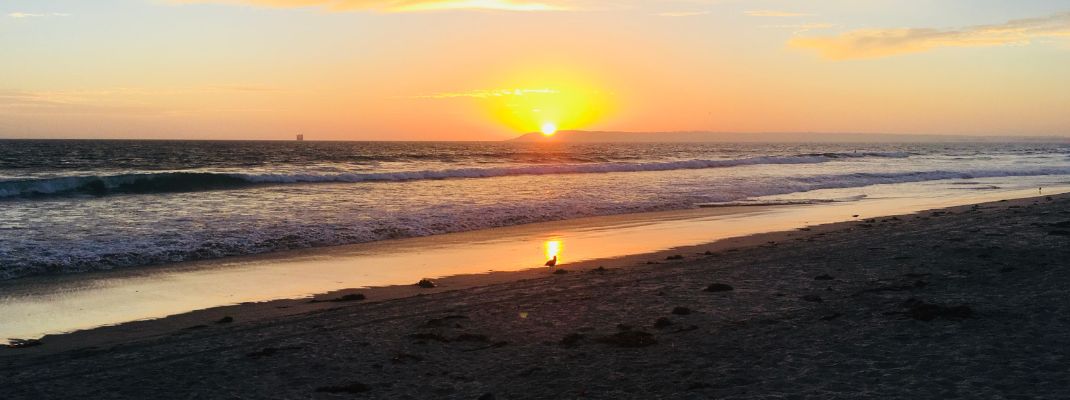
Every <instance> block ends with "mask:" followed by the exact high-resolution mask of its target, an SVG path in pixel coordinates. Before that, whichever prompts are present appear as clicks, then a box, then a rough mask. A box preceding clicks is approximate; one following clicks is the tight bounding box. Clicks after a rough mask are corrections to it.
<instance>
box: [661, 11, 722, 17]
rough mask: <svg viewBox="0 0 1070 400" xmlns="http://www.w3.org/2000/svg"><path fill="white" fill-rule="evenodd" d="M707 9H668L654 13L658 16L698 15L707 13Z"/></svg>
mask: <svg viewBox="0 0 1070 400" xmlns="http://www.w3.org/2000/svg"><path fill="white" fill-rule="evenodd" d="M709 14H710V12H709V11H669V12H663V13H657V14H655V15H657V16H659V17H697V16H699V15H709Z"/></svg>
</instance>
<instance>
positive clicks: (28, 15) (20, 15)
mask: <svg viewBox="0 0 1070 400" xmlns="http://www.w3.org/2000/svg"><path fill="white" fill-rule="evenodd" d="M7 16H8V17H9V18H44V17H69V16H71V15H70V14H67V13H27V12H13V13H10V14H8V15H7Z"/></svg>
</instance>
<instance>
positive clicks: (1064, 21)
mask: <svg viewBox="0 0 1070 400" xmlns="http://www.w3.org/2000/svg"><path fill="white" fill-rule="evenodd" d="M1054 37H1070V12H1067V13H1060V14H1055V15H1051V16H1047V17H1040V18H1029V19H1018V20H1012V21H1009V22H1006V23H1003V24H998V25H976V26H968V27H964V28H960V29H949V30H942V29H933V28H896V29H862V30H855V31H851V32H846V33H842V34H839V35H836V36H820V37H804V38H794V39H791V40H790V41H789V42H788V45H789V46H790V47H793V48H799V49H807V50H814V51H817V52H819V53H821V55H822V56H824V57H825V58H829V59H833V60H847V59H860V58H880V57H888V56H893V55H898V54H907V53H918V52H923V51H929V50H933V49H937V48H942V47H986V46H1011V45H1027V44H1030V43H1032V42H1033V41H1034V40H1038V39H1042V38H1054Z"/></svg>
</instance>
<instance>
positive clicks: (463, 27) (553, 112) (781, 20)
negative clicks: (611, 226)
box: [0, 0, 1070, 140]
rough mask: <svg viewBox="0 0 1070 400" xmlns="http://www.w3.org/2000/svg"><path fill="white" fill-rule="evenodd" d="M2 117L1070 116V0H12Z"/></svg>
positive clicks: (856, 123) (301, 126)
mask: <svg viewBox="0 0 1070 400" xmlns="http://www.w3.org/2000/svg"><path fill="white" fill-rule="evenodd" d="M0 49H2V52H0V54H2V55H0V137H27V138H34V137H79V138H81V137H85V138H90V137H93V138H96V137H107V138H219V139H292V138H293V136H294V135H295V134H297V133H304V134H305V135H306V137H308V138H310V139H335V140H500V139H504V138H509V137H513V136H516V135H519V134H521V133H524V132H531V131H538V130H540V129H542V128H543V127H544V126H547V125H548V124H550V125H552V126H554V127H556V128H559V129H586V130H622V131H721V132H725V131H727V132H741V133H747V132H880V133H932V134H992V135H1052V134H1055V135H1070V112H1067V111H1066V110H1067V109H1070V74H1068V73H1067V72H1066V71H1070V0H1067V1H1039V0H1027V1H1016V2H1006V1H988V0H927V1H922V0H899V1H890V0H888V1H884V0H836V1H832V0H822V1H807V2H802V1H796V0H790V1H789V0H780V1H757V0H735V1H733V0H720V1H718V0H708V1H706V0H678V1H639V0H530V1H529V0H95V1H91V2H90V1H81V0H7V1H4V2H3V3H0Z"/></svg>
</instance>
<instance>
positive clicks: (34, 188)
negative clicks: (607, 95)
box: [0, 153, 910, 198]
mask: <svg viewBox="0 0 1070 400" xmlns="http://www.w3.org/2000/svg"><path fill="white" fill-rule="evenodd" d="M909 155H910V154H909V153H822V154H804V155H798V156H765V157H751V158H742V159H724V160H685V161H663V162H647V163H622V162H603V163H586V164H549V165H524V166H515V167H490V168H456V169H441V170H421V171H398V172H367V173H334V174H299V173H291V174H282V173H279V174H247V173H221V172H155V173H133V174H118V175H105V176H76V177H60V178H43V179H27V180H11V181H0V198H18V197H47V196H63V195H91V196H105V195H110V194H148V193H176V192H191V191H202V190H221V189H240V188H244V187H248V186H253V185H271V184H275V185H279V184H295V183H361V182H399V181H418V180H443V179H465V178H467V179H472V178H494V177H502V176H518V175H555V174H592V173H611V172H647V171H672V170H687V169H708V168H728V167H737V166H746V165H763V164H817V163H824V162H829V161H834V160H836V159H841V158H858V157H894V158H900V157H909Z"/></svg>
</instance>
